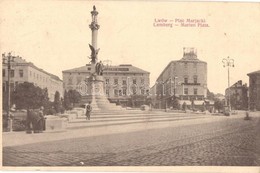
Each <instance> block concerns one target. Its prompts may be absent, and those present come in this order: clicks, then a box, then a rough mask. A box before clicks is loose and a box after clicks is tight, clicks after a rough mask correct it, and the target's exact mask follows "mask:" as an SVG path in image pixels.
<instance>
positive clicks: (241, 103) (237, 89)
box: [225, 80, 248, 110]
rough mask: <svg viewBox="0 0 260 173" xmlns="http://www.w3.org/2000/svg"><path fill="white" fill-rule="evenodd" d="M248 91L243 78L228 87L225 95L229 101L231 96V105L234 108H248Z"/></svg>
mask: <svg viewBox="0 0 260 173" xmlns="http://www.w3.org/2000/svg"><path fill="white" fill-rule="evenodd" d="M247 91H248V87H247V84H243V83H242V80H239V81H237V82H236V83H234V84H233V85H232V86H231V87H229V88H227V89H226V91H225V97H226V100H227V102H228V103H229V98H230V105H231V108H232V109H235V110H246V109H247V108H248V97H247ZM229 94H230V96H229Z"/></svg>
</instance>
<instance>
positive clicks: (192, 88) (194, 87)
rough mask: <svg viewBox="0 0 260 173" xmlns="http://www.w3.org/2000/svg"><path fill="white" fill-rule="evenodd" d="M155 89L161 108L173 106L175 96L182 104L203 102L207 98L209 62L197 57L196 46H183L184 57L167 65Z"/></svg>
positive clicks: (158, 104)
mask: <svg viewBox="0 0 260 173" xmlns="http://www.w3.org/2000/svg"><path fill="white" fill-rule="evenodd" d="M153 90H155V93H156V97H157V99H156V100H157V103H156V105H157V106H156V107H159V108H165V107H171V104H172V103H171V102H172V100H173V99H174V97H176V98H178V99H179V100H180V104H182V103H183V102H184V101H185V102H186V104H187V105H189V104H191V101H192V100H193V101H194V103H195V104H202V103H203V102H204V100H205V99H206V98H207V63H206V62H204V61H201V60H199V59H198V58H197V51H196V49H195V48H183V57H182V58H181V59H180V60H177V61H171V62H170V63H169V64H168V65H167V66H166V68H165V69H164V70H163V71H162V73H161V74H160V76H159V77H158V78H157V80H156V83H155V85H154V86H153Z"/></svg>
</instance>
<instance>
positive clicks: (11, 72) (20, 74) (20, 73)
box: [2, 69, 23, 78]
mask: <svg viewBox="0 0 260 173" xmlns="http://www.w3.org/2000/svg"><path fill="white" fill-rule="evenodd" d="M2 74H3V77H5V76H6V72H5V69H3V73H2ZM19 76H20V77H21V78H22V77H23V70H19ZM10 77H15V70H10Z"/></svg>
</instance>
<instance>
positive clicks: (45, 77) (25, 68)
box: [2, 57, 63, 101]
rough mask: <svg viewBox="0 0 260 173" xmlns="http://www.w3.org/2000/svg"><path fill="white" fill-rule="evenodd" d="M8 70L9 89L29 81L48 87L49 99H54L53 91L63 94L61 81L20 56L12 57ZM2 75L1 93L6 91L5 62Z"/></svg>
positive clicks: (6, 70) (6, 68)
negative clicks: (12, 60) (10, 66)
mask: <svg viewBox="0 0 260 173" xmlns="http://www.w3.org/2000/svg"><path fill="white" fill-rule="evenodd" d="M12 64H13V65H12V68H11V71H10V90H11V91H13V90H14V89H15V87H16V86H17V85H18V84H19V83H24V82H30V83H33V84H34V85H35V86H39V87H40V88H42V89H44V88H47V89H48V97H49V99H50V101H54V95H55V92H56V91H58V92H59V93H60V95H61V97H62V96H63V86H62V84H63V82H62V80H61V79H60V78H59V77H58V76H55V75H53V74H50V73H48V72H46V71H44V70H43V69H40V68H38V67H36V66H35V65H34V64H33V63H31V62H27V61H26V60H24V59H22V58H21V57H16V58H14V62H13V63H12ZM2 70H3V71H2V75H3V78H2V79H3V83H2V84H3V93H4V92H6V91H7V88H6V87H7V82H8V76H7V75H8V74H7V73H8V67H7V64H3V66H2Z"/></svg>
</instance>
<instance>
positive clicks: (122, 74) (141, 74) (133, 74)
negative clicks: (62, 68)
mask: <svg viewBox="0 0 260 173" xmlns="http://www.w3.org/2000/svg"><path fill="white" fill-rule="evenodd" d="M88 70H89V71H90V70H91V68H90V67H89V68H88ZM104 73H106V71H104ZM72 74H74V73H69V75H72ZM106 74H109V75H111V76H112V75H115V76H117V75H121V76H128V75H131V76H139V75H140V76H143V75H144V74H143V73H106ZM78 75H81V73H78ZM82 75H85V73H82Z"/></svg>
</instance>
